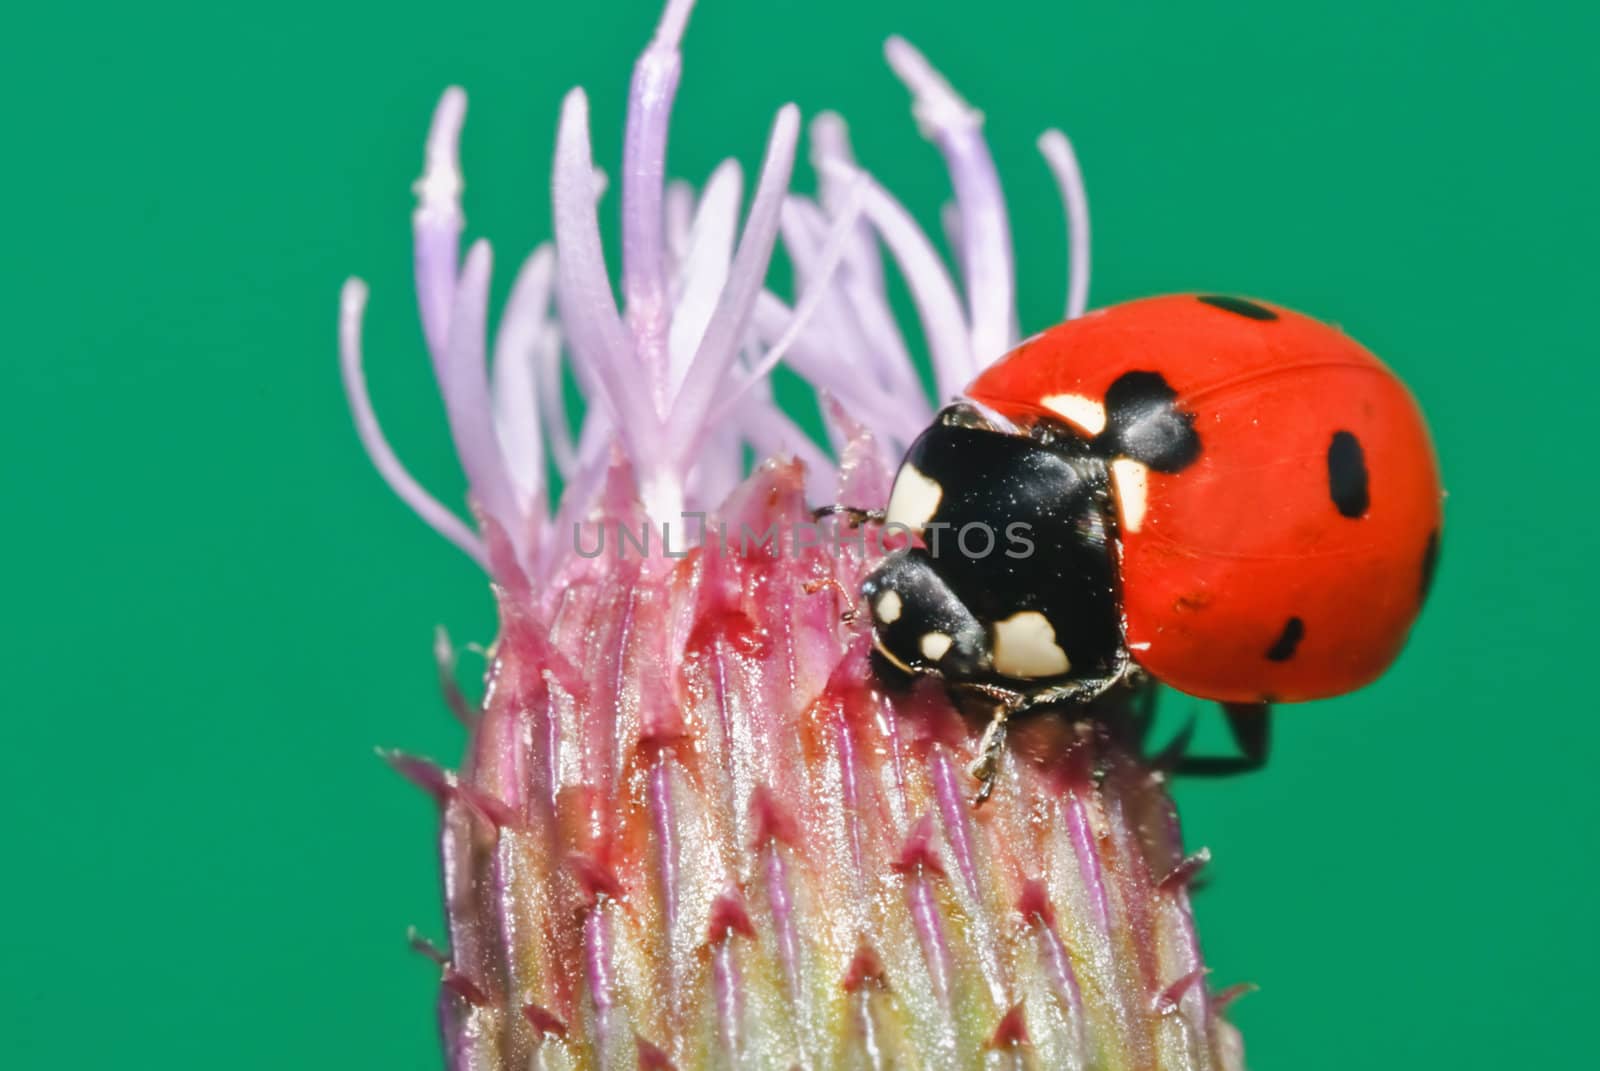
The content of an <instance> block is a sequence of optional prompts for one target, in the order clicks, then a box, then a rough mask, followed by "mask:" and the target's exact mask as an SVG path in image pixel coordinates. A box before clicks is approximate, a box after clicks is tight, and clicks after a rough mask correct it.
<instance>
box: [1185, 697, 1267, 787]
mask: <svg viewBox="0 0 1600 1071" xmlns="http://www.w3.org/2000/svg"><path fill="white" fill-rule="evenodd" d="M1222 713H1223V715H1224V716H1225V717H1226V718H1227V719H1228V729H1229V731H1230V732H1232V733H1233V739H1234V742H1235V743H1236V744H1238V745H1239V754H1238V755H1235V756H1227V757H1222V756H1209V755H1208V756H1200V757H1192V758H1191V757H1185V758H1182V759H1180V760H1179V761H1178V763H1177V766H1176V772H1177V773H1178V774H1179V775H1181V776H1184V777H1230V776H1232V775H1234V774H1242V773H1253V772H1255V771H1256V770H1259V769H1261V768H1262V767H1263V766H1265V765H1266V764H1267V754H1268V752H1269V751H1270V750H1271V745H1272V705H1271V704H1270V703H1224V704H1222Z"/></svg>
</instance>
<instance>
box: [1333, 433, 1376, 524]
mask: <svg viewBox="0 0 1600 1071" xmlns="http://www.w3.org/2000/svg"><path fill="white" fill-rule="evenodd" d="M1328 494H1329V496H1331V497H1332V498H1333V504H1334V505H1335V506H1336V507H1338V510H1339V512H1340V513H1342V514H1344V515H1345V516H1346V517H1351V518H1355V517H1362V516H1365V515H1366V512H1367V507H1368V506H1369V505H1371V504H1372V503H1371V499H1370V498H1369V496H1368V494H1367V455H1366V452H1365V451H1363V450H1362V449H1361V440H1360V439H1357V438H1356V437H1355V436H1354V435H1352V434H1350V433H1349V432H1348V431H1336V432H1334V433H1333V441H1332V442H1330V443H1329V444H1328Z"/></svg>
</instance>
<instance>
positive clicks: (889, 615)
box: [872, 591, 901, 625]
mask: <svg viewBox="0 0 1600 1071" xmlns="http://www.w3.org/2000/svg"><path fill="white" fill-rule="evenodd" d="M900 609H901V603H900V593H899V592H898V591H886V592H884V593H883V594H882V595H879V596H878V602H877V604H876V605H874V606H873V608H872V612H873V613H874V614H876V615H877V618H878V620H879V621H882V622H883V623H884V624H885V625H892V624H894V623H895V622H896V621H898V620H900Z"/></svg>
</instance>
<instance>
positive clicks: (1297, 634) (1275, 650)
mask: <svg viewBox="0 0 1600 1071" xmlns="http://www.w3.org/2000/svg"><path fill="white" fill-rule="evenodd" d="M1305 635H1306V623H1305V622H1304V621H1302V620H1300V619H1299V618H1298V617H1291V618H1290V619H1289V620H1287V621H1285V622H1284V623H1283V631H1282V632H1280V633H1279V634H1278V638H1277V639H1276V640H1274V641H1273V642H1272V646H1271V647H1268V648H1267V660H1268V661H1269V662H1287V661H1289V659H1291V658H1293V657H1294V652H1295V649H1296V648H1297V647H1299V646H1300V641H1301V640H1302V639H1304V638H1305Z"/></svg>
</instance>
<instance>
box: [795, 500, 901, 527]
mask: <svg viewBox="0 0 1600 1071" xmlns="http://www.w3.org/2000/svg"><path fill="white" fill-rule="evenodd" d="M884 516H885V514H884V511H883V510H881V509H862V508H861V507H860V506H842V505H839V504H838V503H837V502H835V503H833V504H832V505H827V506H818V507H817V508H816V509H814V510H812V511H811V519H812V520H817V521H820V520H822V518H824V517H843V518H844V519H845V523H847V524H849V525H850V527H852V528H859V527H860V526H861V525H863V524H882V523H883V520H884Z"/></svg>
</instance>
